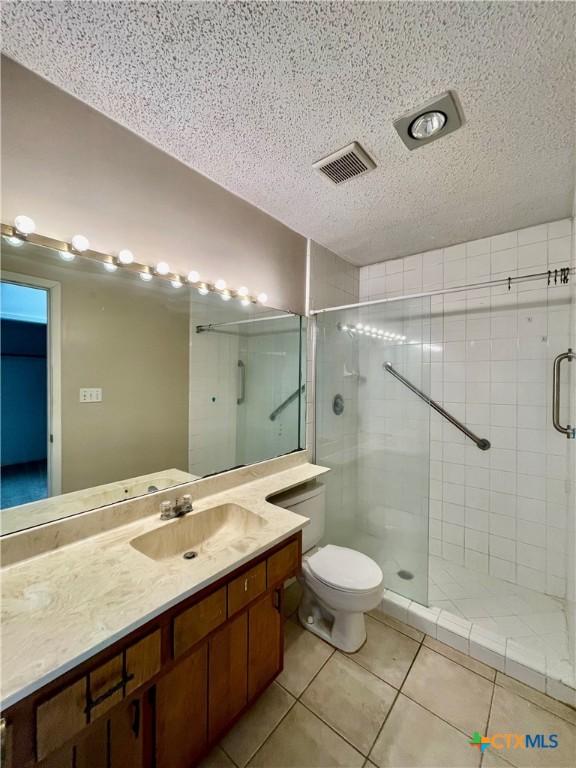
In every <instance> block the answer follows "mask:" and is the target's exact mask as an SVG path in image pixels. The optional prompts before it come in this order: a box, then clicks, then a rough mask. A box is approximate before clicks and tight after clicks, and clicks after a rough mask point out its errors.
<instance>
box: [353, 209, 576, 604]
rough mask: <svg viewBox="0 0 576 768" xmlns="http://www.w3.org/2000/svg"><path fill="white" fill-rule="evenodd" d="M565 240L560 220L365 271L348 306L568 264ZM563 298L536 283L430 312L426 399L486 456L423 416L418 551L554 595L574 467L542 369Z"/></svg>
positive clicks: (558, 344) (553, 346) (563, 327)
mask: <svg viewBox="0 0 576 768" xmlns="http://www.w3.org/2000/svg"><path fill="white" fill-rule="evenodd" d="M572 242H573V241H572V221H571V220H569V219H565V220H561V221H556V222H551V223H549V224H542V225H538V226H535V227H530V228H528V229H524V230H520V231H514V232H508V233H505V234H500V235H496V236H494V237H488V238H485V239H482V240H477V241H473V242H468V243H462V244H459V245H455V246H451V247H449V248H444V249H437V250H434V251H430V252H427V253H423V254H416V255H414V256H408V257H405V258H403V259H398V260H394V261H388V262H384V263H380V264H375V265H371V266H368V267H364V268H362V269H361V270H360V300H361V301H362V300H368V299H377V298H384V297H390V296H394V295H401V294H409V293H416V292H418V291H432V290H435V289H442V288H445V287H453V286H456V285H461V284H469V283H475V282H481V281H486V280H490V279H496V278H505V277H508V276H514V275H517V274H529V273H533V272H540V271H545V270H547V269H549V268H550V269H552V270H554V269H555V268H559V267H560V266H567V265H569V264H570V262H571V260H573V259H574V255H573V254H574V252H573V246H572ZM573 290H574V289H573V286H568V287H552V288H550V289H547V288H546V286H545V283H543V282H542V281H538V282H530V283H523V284H521V285H518V286H512V288H511V290H508V288H507V286H503V287H501V288H492V289H476V290H474V291H467V292H466V293H457V294H449V295H445V296H441V297H433V299H432V304H431V310H432V318H431V340H430V343H431V348H430V353H431V363H430V365H431V396H432V397H433V398H434V399H436V400H438V401H440V403H441V404H442V405H444V407H445V408H446V409H447V410H448V411H449V412H451V413H453V414H454V415H455V416H456V417H457V418H459V419H460V420H461V421H464V422H465V423H467V424H468V426H470V428H471V429H472V430H473V431H474V432H476V433H477V434H479V435H480V436H482V437H487V438H488V439H489V440H491V442H492V448H491V450H489V451H487V452H482V451H480V450H478V448H476V447H475V446H474V444H472V443H471V442H470V441H469V440H467V439H466V438H465V437H464V436H463V435H462V434H461V433H460V432H458V431H457V430H456V429H455V428H454V427H453V426H452V425H450V424H449V423H448V422H446V421H445V420H443V419H442V418H441V417H440V416H438V415H437V414H435V413H433V414H432V421H431V438H432V439H431V460H430V475H431V481H430V553H431V554H434V555H438V556H440V557H443V558H444V559H446V560H450V561H453V562H456V563H459V564H462V565H465V566H466V567H467V568H469V569H471V570H476V571H479V572H483V573H490V574H492V575H495V576H498V577H500V578H503V579H505V580H507V581H511V582H514V583H518V584H521V585H523V586H526V587H530V588H533V589H536V590H538V591H542V592H547V593H549V594H552V595H556V596H561V597H564V596H565V595H566V594H567V575H569V574H570V571H569V563H570V560H569V557H570V553H569V551H568V549H569V547H567V545H566V542H567V541H568V540H569V539H570V535H569V531H570V530H571V529H572V530H573V527H574V520H572V516H573V515H574V514H576V513H575V511H574V509H573V508H572V507H571V505H570V504H569V498H568V486H567V483H566V481H565V478H566V476H567V463H568V461H572V462H573V460H574V459H573V457H571V458H568V454H567V445H566V443H567V441H566V439H565V438H564V437H563V436H562V435H560V434H559V433H557V432H556V431H554V430H553V428H552V425H551V423H550V421H551V420H550V408H551V366H552V361H553V359H554V357H555V356H556V355H557V354H558V353H559V352H561V351H565V350H566V349H567V347H568V344H569V337H568V334H569V329H570V322H571V320H570V296H571V295H573V293H572V292H573ZM572 381H574V378H573V379H572ZM564 386H567V383H566V382H565V385H564ZM567 397H568V393H567V392H566V398H567ZM571 562H573V560H572V561H571ZM572 578H573V576H571V579H572ZM570 586H572V585H571V584H570ZM568 593H570V587H569V589H568Z"/></svg>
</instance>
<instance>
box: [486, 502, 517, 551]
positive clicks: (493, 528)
mask: <svg viewBox="0 0 576 768" xmlns="http://www.w3.org/2000/svg"><path fill="white" fill-rule="evenodd" d="M490 533H491V534H492V535H494V536H500V537H502V538H505V539H514V537H515V535H516V520H515V518H513V517H510V516H508V515H495V514H494V513H491V514H490ZM492 554H496V555H497V556H498V557H500V555H498V554H497V553H495V552H494V553H492ZM506 559H510V558H506Z"/></svg>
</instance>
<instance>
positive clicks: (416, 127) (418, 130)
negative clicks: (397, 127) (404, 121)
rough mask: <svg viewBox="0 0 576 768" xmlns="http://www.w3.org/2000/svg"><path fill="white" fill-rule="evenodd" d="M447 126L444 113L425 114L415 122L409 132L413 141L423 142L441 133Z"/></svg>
mask: <svg viewBox="0 0 576 768" xmlns="http://www.w3.org/2000/svg"><path fill="white" fill-rule="evenodd" d="M445 125H446V115H445V114H444V112H424V114H423V115H420V116H419V117H417V118H416V120H414V122H413V123H412V125H411V126H410V128H409V129H408V130H409V131H410V136H412V138H413V139H418V141H421V140H422V139H429V138H430V137H431V136H434V135H435V134H436V133H439V132H440V131H441V130H442V128H444V126H445Z"/></svg>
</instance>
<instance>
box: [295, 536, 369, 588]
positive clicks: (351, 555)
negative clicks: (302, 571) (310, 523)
mask: <svg viewBox="0 0 576 768" xmlns="http://www.w3.org/2000/svg"><path fill="white" fill-rule="evenodd" d="M306 562H307V564H308V567H309V568H310V571H311V573H312V574H313V575H314V576H315V577H316V578H317V579H318V580H319V581H321V582H322V583H323V584H325V585H326V586H328V587H330V588H332V589H336V590H339V591H341V592H349V593H354V594H360V593H366V592H372V591H373V590H374V589H377V588H378V587H380V585H381V584H382V581H383V579H384V577H383V574H382V571H381V569H380V567H379V565H378V564H377V563H375V562H374V560H372V559H371V558H369V557H367V556H366V555H364V554H362V553H361V552H357V551H356V550H354V549H348V547H337V546H335V545H334V544H327V545H326V546H325V547H322V549H319V550H318V551H317V552H315V553H314V554H313V555H311V556H310V557H308V558H307V561H306Z"/></svg>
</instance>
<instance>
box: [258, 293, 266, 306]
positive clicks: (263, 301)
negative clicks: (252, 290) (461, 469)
mask: <svg viewBox="0 0 576 768" xmlns="http://www.w3.org/2000/svg"><path fill="white" fill-rule="evenodd" d="M267 301H268V295H267V294H266V293H259V294H258V303H259V304H266V302H267Z"/></svg>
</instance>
